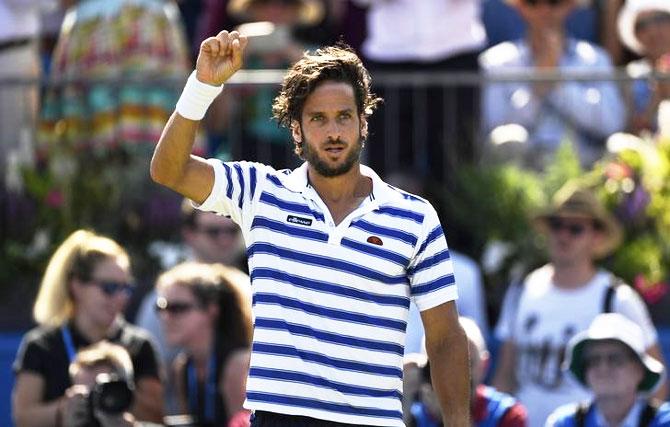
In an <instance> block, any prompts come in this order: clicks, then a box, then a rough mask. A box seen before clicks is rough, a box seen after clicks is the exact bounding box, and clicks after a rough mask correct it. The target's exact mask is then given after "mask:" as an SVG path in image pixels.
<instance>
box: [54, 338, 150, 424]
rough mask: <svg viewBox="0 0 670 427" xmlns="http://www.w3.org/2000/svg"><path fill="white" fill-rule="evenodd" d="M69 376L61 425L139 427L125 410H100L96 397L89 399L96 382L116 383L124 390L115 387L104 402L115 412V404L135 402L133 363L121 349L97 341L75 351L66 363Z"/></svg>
mask: <svg viewBox="0 0 670 427" xmlns="http://www.w3.org/2000/svg"><path fill="white" fill-rule="evenodd" d="M69 373H70V378H71V381H72V387H70V388H68V390H67V392H66V394H67V395H68V396H69V397H70V398H69V400H68V403H67V405H66V406H65V408H63V418H62V424H61V425H63V426H69V427H76V426H81V427H84V426H89V425H91V424H93V425H99V426H101V427H126V426H127V427H130V426H136V425H137V426H139V425H140V424H139V423H136V422H135V418H134V417H133V415H132V414H131V413H130V412H128V411H125V410H123V411H120V412H116V411H113V412H112V411H103V410H101V408H99V400H96V399H99V398H100V396H98V397H92V393H95V392H96V383H98V382H99V381H104V382H112V381H120V382H119V383H118V384H125V386H126V387H116V386H115V387H114V391H115V392H114V397H115V399H114V400H112V401H111V402H107V403H108V404H110V403H111V404H113V405H115V408H114V409H116V405H118V407H123V406H124V404H125V403H126V402H127V403H128V404H131V403H132V401H133V400H134V399H135V393H134V390H135V387H134V376H133V363H132V361H131V359H130V355H129V354H128V352H127V351H126V349H125V348H123V347H122V346H120V345H117V344H112V343H109V342H107V341H104V340H103V341H98V342H97V343H95V344H93V345H91V346H89V347H86V348H83V349H81V350H79V351H78V352H77V356H76V357H75V359H74V361H73V362H72V363H71V364H70V367H69ZM97 391H98V392H99V390H97Z"/></svg>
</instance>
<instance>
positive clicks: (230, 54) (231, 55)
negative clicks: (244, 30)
mask: <svg viewBox="0 0 670 427" xmlns="http://www.w3.org/2000/svg"><path fill="white" fill-rule="evenodd" d="M246 46H247V37H246V36H243V35H240V33H238V32H237V31H232V32H230V33H229V32H228V31H221V32H220V33H219V34H217V35H216V37H210V38H208V39H206V40H205V41H203V42H202V43H201V44H200V52H199V53H198V59H197V61H196V65H195V70H196V77H197V78H198V80H200V81H201V82H203V83H207V84H210V85H214V86H219V85H221V84H223V83H224V82H226V81H227V80H228V79H229V78H230V77H231V76H232V75H233V74H235V72H236V71H237V70H239V69H240V68H241V67H242V57H243V54H244V48H245V47H246Z"/></svg>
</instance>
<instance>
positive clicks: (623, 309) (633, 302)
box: [613, 285, 658, 348]
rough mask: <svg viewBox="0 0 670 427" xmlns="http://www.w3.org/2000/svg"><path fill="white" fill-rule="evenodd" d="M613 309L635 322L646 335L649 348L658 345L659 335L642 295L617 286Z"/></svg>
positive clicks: (627, 287)
mask: <svg viewBox="0 0 670 427" xmlns="http://www.w3.org/2000/svg"><path fill="white" fill-rule="evenodd" d="M614 295H615V299H614V306H613V309H614V311H616V312H617V313H621V314H623V315H624V316H626V317H627V318H629V319H630V320H632V321H633V322H635V323H636V324H637V325H638V326H639V327H640V328H641V329H642V332H643V333H644V342H645V344H646V346H647V348H649V347H651V346H652V345H654V344H656V343H657V341H658V333H657V332H656V328H655V327H654V323H653V322H652V321H651V316H650V315H649V310H647V306H646V305H645V303H644V301H643V300H642V298H641V297H640V295H638V294H637V292H635V290H634V289H633V288H632V287H630V286H625V285H622V286H617V288H616V293H615V294H614Z"/></svg>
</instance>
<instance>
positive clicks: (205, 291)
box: [155, 262, 251, 426]
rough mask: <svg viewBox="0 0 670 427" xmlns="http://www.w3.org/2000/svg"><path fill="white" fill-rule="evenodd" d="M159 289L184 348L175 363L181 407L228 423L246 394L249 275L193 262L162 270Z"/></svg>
mask: <svg viewBox="0 0 670 427" xmlns="http://www.w3.org/2000/svg"><path fill="white" fill-rule="evenodd" d="M156 288H157V291H158V299H157V300H156V305H155V307H156V310H157V311H158V312H159V313H160V318H161V323H162V327H163V328H164V332H165V337H166V340H167V341H168V343H169V344H171V345H173V346H177V347H179V348H181V349H182V352H181V353H180V355H179V356H178V357H177V359H176V361H175V364H174V370H175V372H174V375H175V378H176V380H177V381H176V382H177V384H178V387H177V391H178V395H179V397H180V404H181V411H182V412H183V413H188V414H190V415H193V416H195V423H196V424H197V425H198V426H221V425H225V423H224V421H226V422H227V421H228V420H229V419H230V418H231V417H233V416H234V415H235V414H236V413H237V412H239V411H240V410H242V404H243V403H244V398H245V384H246V377H247V371H248V368H249V347H250V344H251V298H250V284H249V277H248V276H246V275H245V274H243V273H242V272H241V271H239V270H237V269H234V268H231V267H225V266H223V265H221V264H201V263H194V262H187V263H183V264H179V265H177V266H176V267H174V268H172V269H170V270H168V271H166V272H165V273H163V274H161V276H160V277H159V278H158V281H157V282H156Z"/></svg>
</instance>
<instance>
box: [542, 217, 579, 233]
mask: <svg viewBox="0 0 670 427" xmlns="http://www.w3.org/2000/svg"><path fill="white" fill-rule="evenodd" d="M547 224H548V225H549V229H550V230H551V231H552V232H554V233H559V232H560V231H561V230H567V231H568V233H570V235H572V236H575V237H576V236H579V235H581V234H583V233H584V232H585V231H586V228H587V225H586V224H583V223H578V222H572V221H570V220H565V219H563V218H560V217H556V216H552V217H549V218H547Z"/></svg>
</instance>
